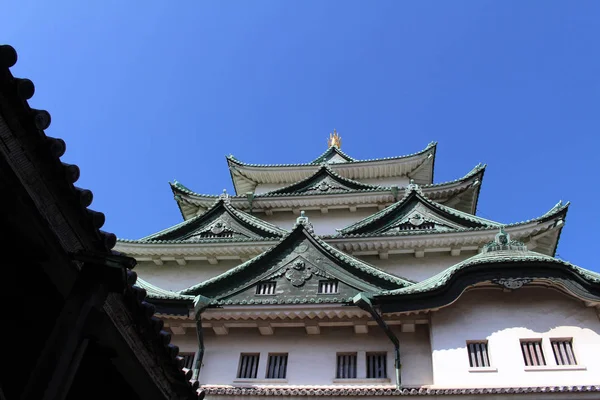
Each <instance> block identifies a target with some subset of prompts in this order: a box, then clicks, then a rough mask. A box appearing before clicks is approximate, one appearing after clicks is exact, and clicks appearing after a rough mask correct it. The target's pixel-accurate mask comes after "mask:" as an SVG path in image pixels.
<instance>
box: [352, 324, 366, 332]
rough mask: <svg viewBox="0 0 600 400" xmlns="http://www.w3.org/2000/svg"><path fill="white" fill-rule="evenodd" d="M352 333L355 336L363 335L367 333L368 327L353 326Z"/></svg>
mask: <svg viewBox="0 0 600 400" xmlns="http://www.w3.org/2000/svg"><path fill="white" fill-rule="evenodd" d="M354 333H356V334H365V333H369V325H367V324H364V325H361V324H355V325H354Z"/></svg>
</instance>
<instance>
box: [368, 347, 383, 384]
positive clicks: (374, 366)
mask: <svg viewBox="0 0 600 400" xmlns="http://www.w3.org/2000/svg"><path fill="white" fill-rule="evenodd" d="M367 378H370V379H385V378H387V354H386V353H367Z"/></svg>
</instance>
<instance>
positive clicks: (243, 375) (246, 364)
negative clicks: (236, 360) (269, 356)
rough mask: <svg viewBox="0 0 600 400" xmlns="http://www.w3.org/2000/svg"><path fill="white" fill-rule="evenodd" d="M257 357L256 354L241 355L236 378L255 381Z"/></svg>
mask: <svg viewBox="0 0 600 400" xmlns="http://www.w3.org/2000/svg"><path fill="white" fill-rule="evenodd" d="M259 357H260V354H258V353H252V354H250V353H242V354H241V355H240V366H239V369H238V374H237V377H238V378H240V379H256V373H257V372H258V359H259Z"/></svg>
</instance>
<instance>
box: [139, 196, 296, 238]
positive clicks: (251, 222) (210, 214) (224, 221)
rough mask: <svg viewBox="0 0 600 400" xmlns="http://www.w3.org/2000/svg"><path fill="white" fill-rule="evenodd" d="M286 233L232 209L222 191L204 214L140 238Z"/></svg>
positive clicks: (248, 236)
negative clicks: (219, 196) (221, 194)
mask: <svg viewBox="0 0 600 400" xmlns="http://www.w3.org/2000/svg"><path fill="white" fill-rule="evenodd" d="M286 233H287V232H286V231H284V230H283V229H280V228H278V227H276V226H274V225H272V224H269V223H267V222H265V221H263V220H261V219H258V218H256V217H254V216H252V215H250V214H248V213H245V212H243V211H240V210H236V209H235V208H233V207H232V206H231V205H230V204H229V198H228V196H227V195H226V194H225V195H223V196H221V198H219V200H217V201H216V202H215V204H214V205H213V206H212V207H211V208H210V209H208V210H207V211H206V212H205V213H204V214H202V215H199V216H197V217H194V218H192V219H189V220H187V221H185V222H182V223H181V224H179V225H175V226H174V227H172V228H169V229H167V230H164V231H161V232H158V233H156V234H154V235H151V236H148V237H145V238H144V239H142V241H148V242H151V241H180V242H198V241H204V240H211V241H213V240H219V239H230V240H231V239H233V240H236V239H239V240H251V239H256V240H259V239H266V238H280V237H282V236H284V235H285V234H286Z"/></svg>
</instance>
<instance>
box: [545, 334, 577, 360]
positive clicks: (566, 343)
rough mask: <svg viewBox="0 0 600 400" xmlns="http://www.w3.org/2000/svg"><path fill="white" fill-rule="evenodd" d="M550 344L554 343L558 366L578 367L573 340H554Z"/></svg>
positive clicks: (553, 347)
mask: <svg viewBox="0 0 600 400" xmlns="http://www.w3.org/2000/svg"><path fill="white" fill-rule="evenodd" d="M550 342H551V343H552V350H553V351H554V359H555V360H556V365H577V360H575V354H574V353H573V339H567V340H565V339H552V340H550Z"/></svg>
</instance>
